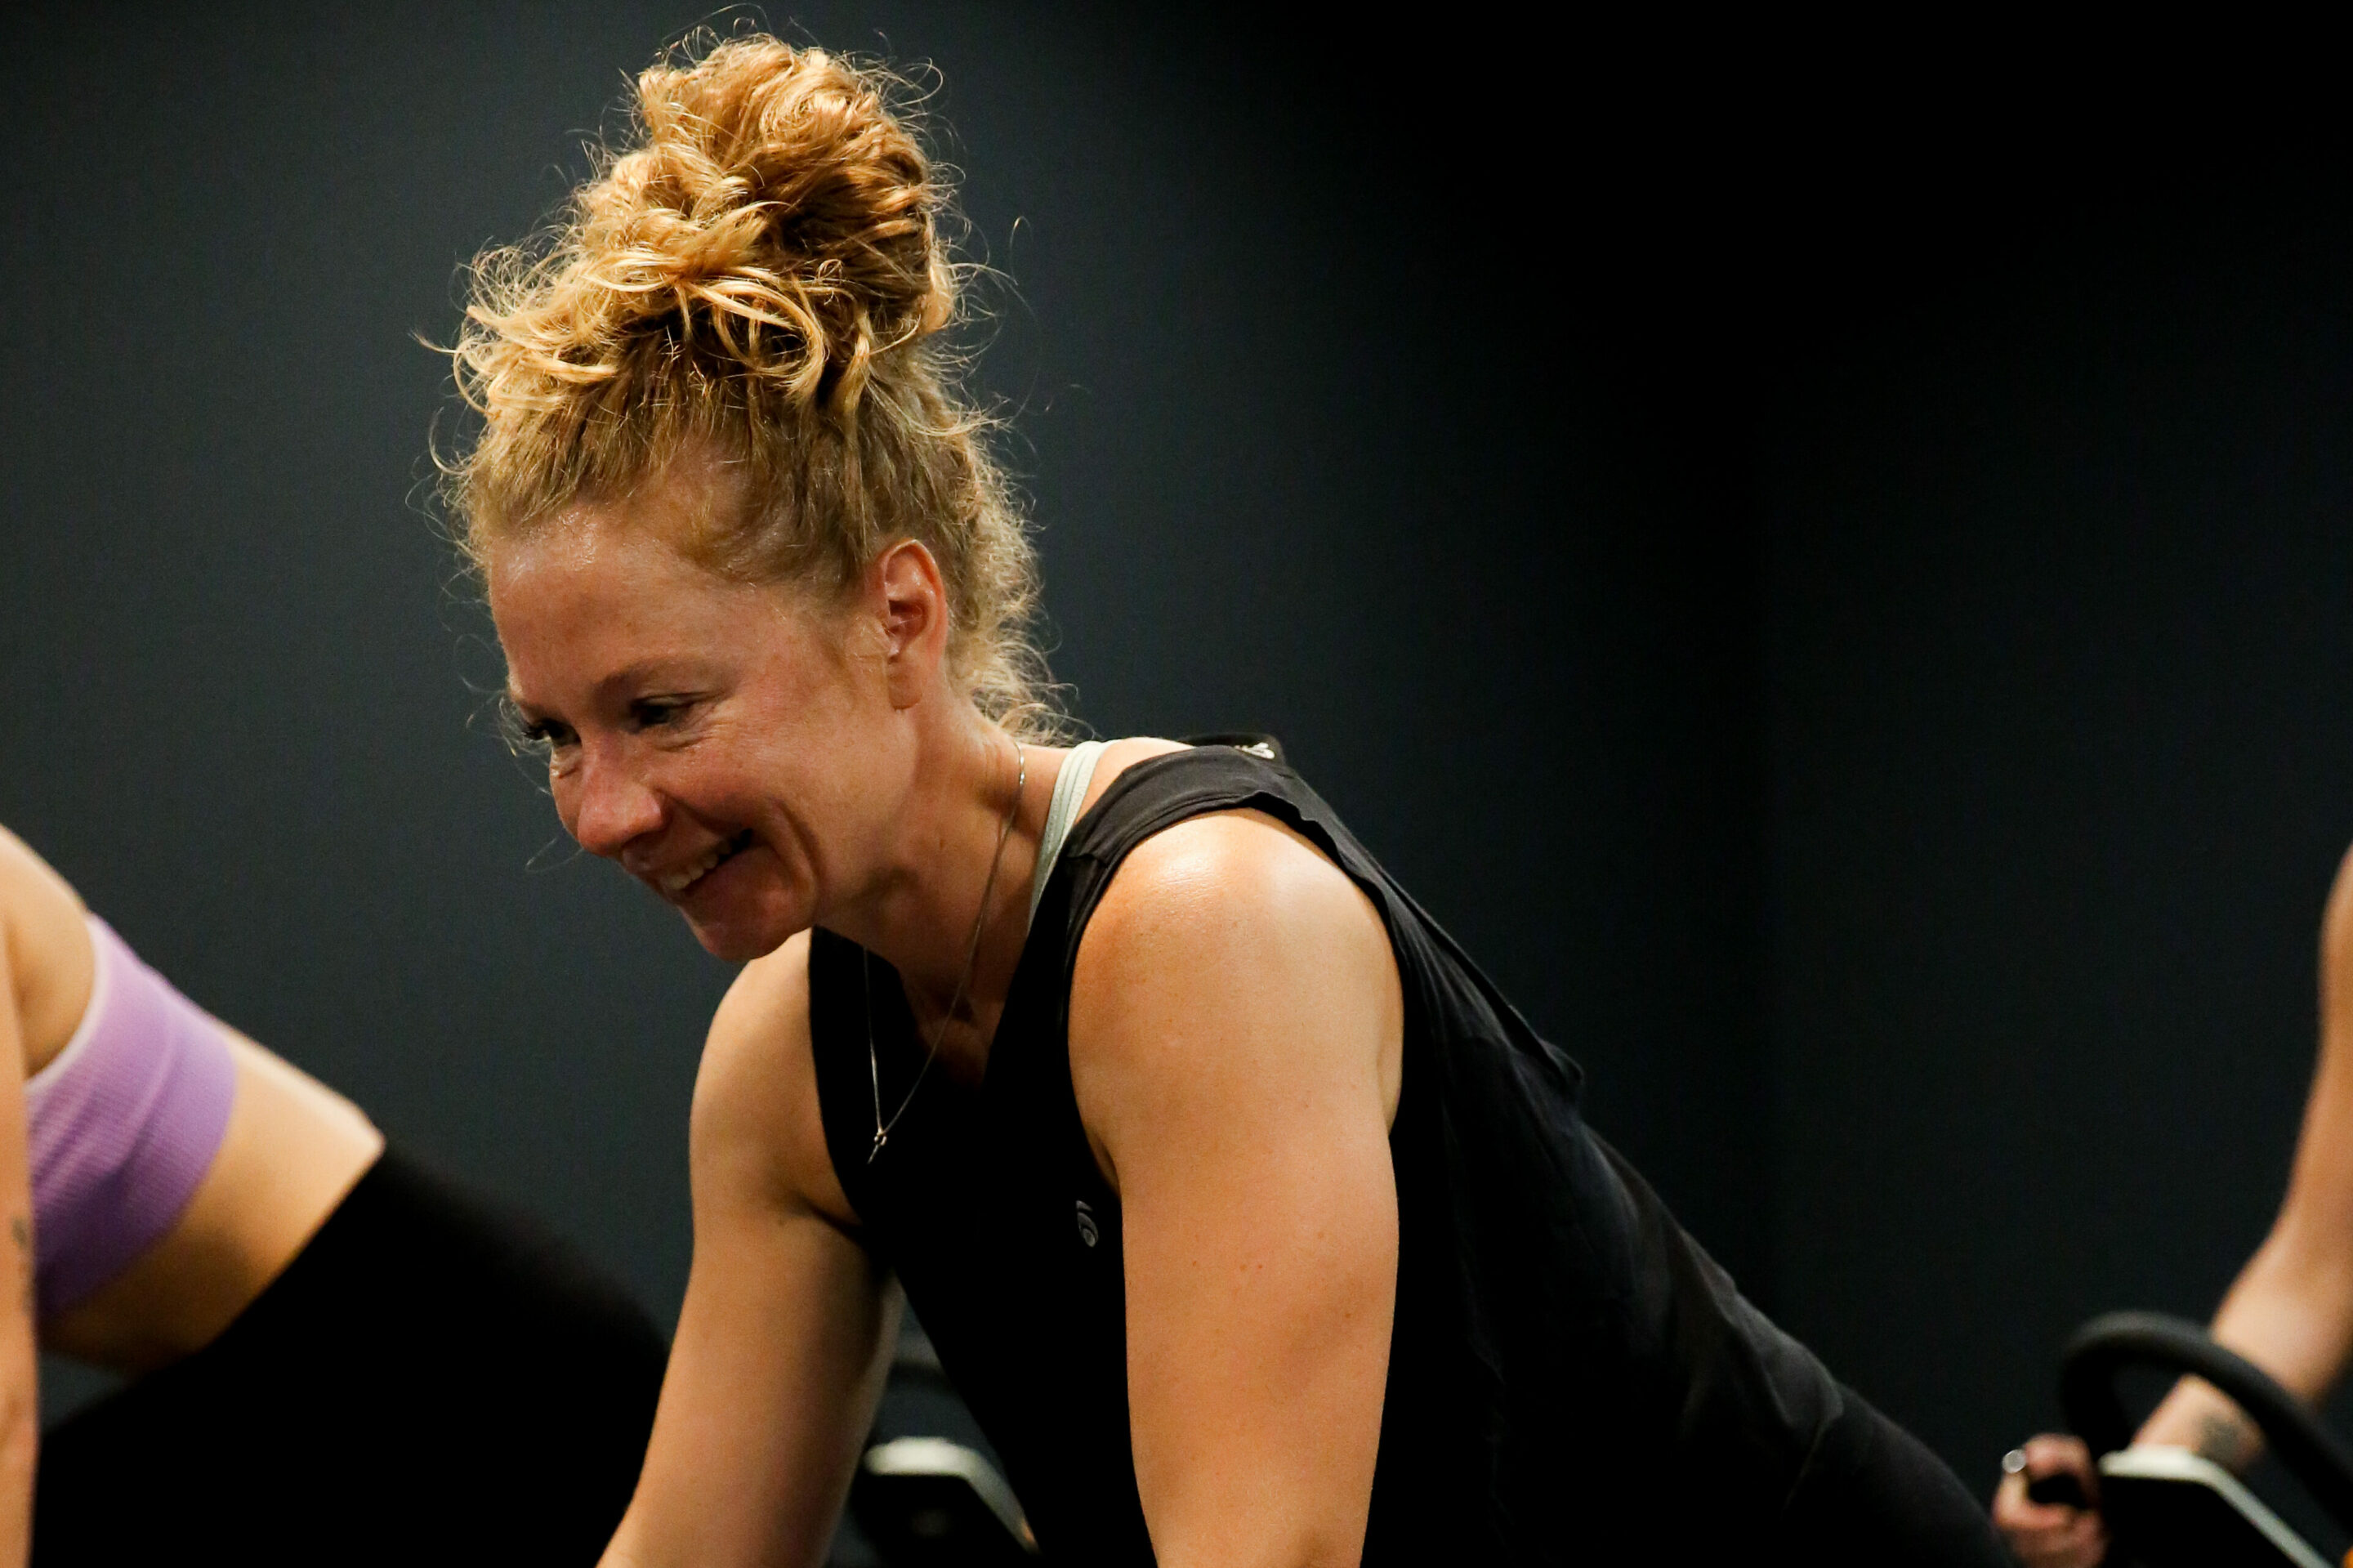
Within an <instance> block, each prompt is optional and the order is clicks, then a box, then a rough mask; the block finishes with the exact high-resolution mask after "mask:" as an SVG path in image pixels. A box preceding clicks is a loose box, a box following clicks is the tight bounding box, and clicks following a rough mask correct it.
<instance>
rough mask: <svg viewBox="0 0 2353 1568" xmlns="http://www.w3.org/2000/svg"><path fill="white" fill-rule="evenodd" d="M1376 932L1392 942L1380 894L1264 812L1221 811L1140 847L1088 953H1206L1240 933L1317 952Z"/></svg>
mask: <svg viewBox="0 0 2353 1568" xmlns="http://www.w3.org/2000/svg"><path fill="white" fill-rule="evenodd" d="M1368 922H1369V923H1368ZM1367 936H1369V937H1371V938H1374V939H1375V941H1376V942H1377V944H1378V946H1379V947H1380V948H1382V949H1383V950H1384V951H1386V950H1387V948H1388V936H1387V933H1386V931H1385V930H1384V929H1383V927H1382V926H1381V923H1380V916H1379V914H1378V913H1377V911H1376V910H1375V909H1374V907H1373V905H1372V901H1371V900H1370V899H1369V898H1367V897H1366V895H1365V893H1364V891H1363V890H1362V889H1361V888H1359V887H1358V886H1357V885H1356V883H1355V882H1354V881H1353V880H1352V879H1350V877H1349V876H1348V874H1346V873H1345V872H1344V871H1342V870H1341V869H1340V868H1339V867H1338V866H1337V865H1335V864H1334V863H1332V862H1331V861H1330V860H1329V859H1327V858H1326V857H1325V856H1324V852H1323V851H1322V850H1321V849H1319V848H1317V847H1316V846H1315V844H1314V842H1312V841H1311V840H1309V839H1308V838H1307V837H1306V836H1305V835H1304V834H1303V833H1301V832H1298V831H1297V830H1296V829H1294V828H1293V827H1291V826H1290V825H1289V824H1288V823H1285V822H1281V821H1276V820H1275V819H1274V818H1272V817H1271V816H1268V815H1267V814H1265V813H1264V812H1262V811H1247V810H1242V811H1216V812H1211V813H1208V814H1207V815H1204V816H1199V817H1193V818H1189V819H1187V821H1182V822H1179V823H1177V824H1176V826H1174V827H1171V828H1168V829H1166V830H1165V831H1163V832H1157V833H1155V834H1154V835H1153V836H1152V837H1150V838H1148V839H1146V840H1145V841H1144V842H1142V843H1140V844H1138V845H1137V846H1136V847H1135V848H1134V850H1133V851H1132V852H1130V853H1129V854H1128V856H1127V858H1126V860H1124V862H1122V863H1121V864H1120V868H1119V871H1118V873H1117V874H1115V875H1114V876H1113V878H1112V882H1111V886H1110V887H1109V888H1108V889H1106V890H1105V892H1104V895H1103V902H1102V904H1101V906H1099V907H1098V908H1097V910H1096V912H1095V915H1094V916H1093V918H1092V920H1091V921H1090V922H1089V924H1088V927H1087V935H1086V938H1085V939H1084V941H1083V943H1082V954H1083V953H1084V951H1085V949H1086V948H1098V949H1099V956H1100V958H1101V959H1103V961H1105V962H1109V963H1113V964H1119V963H1132V962H1138V961H1142V962H1150V961H1152V960H1153V959H1154V957H1155V953H1156V952H1158V951H1159V950H1161V949H1167V950H1168V951H1169V952H1171V953H1173V952H1177V951H1185V952H1193V953H1197V954H1202V955H1206V954H1207V953H1208V951H1209V950H1212V949H1214V948H1219V947H1221V946H1223V945H1225V944H1227V943H1229V942H1232V941H1235V940H1241V941H1246V942H1249V943H1251V944H1253V945H1256V944H1261V943H1271V944H1272V945H1273V947H1274V948H1275V949H1276V950H1277V951H1284V950H1292V949H1298V950H1302V951H1309V952H1313V951H1319V950H1324V949H1326V948H1328V946H1329V944H1330V943H1331V942H1332V941H1334V940H1335V939H1336V940H1340V941H1343V942H1347V941H1350V940H1352V939H1356V940H1361V939H1362V938H1365V937H1367Z"/></svg>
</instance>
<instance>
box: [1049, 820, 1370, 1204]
mask: <svg viewBox="0 0 2353 1568" xmlns="http://www.w3.org/2000/svg"><path fill="white" fill-rule="evenodd" d="M1403 1027H1404V1005H1403V1001H1402V993H1401V987H1400V984H1399V980H1398V969H1397V960H1396V958H1395V955H1394V954H1393V953H1392V951H1391V949H1390V947H1389V940H1388V928H1387V927H1386V926H1385V925H1384V924H1383V922H1382V920H1381V917H1380V914H1379V912H1378V910H1377V908H1376V907H1375V906H1374V905H1373V903H1372V900H1371V899H1370V898H1368V897H1367V896H1366V894H1365V892H1364V890H1363V889H1361V888H1359V887H1358V886H1357V885H1356V883H1355V882H1354V881H1352V880H1351V879H1350V878H1349V877H1348V875H1347V874H1345V872H1343V871H1342V870H1341V869H1340V868H1339V867H1338V866H1336V865H1335V864H1334V863H1332V862H1331V861H1330V860H1328V859H1326V858H1325V857H1324V853H1323V852H1322V851H1320V850H1319V849H1317V848H1316V847H1315V845H1314V843H1313V842H1310V841H1309V840H1307V839H1306V838H1305V837H1303V835H1301V834H1300V833H1298V832H1295V831H1293V829H1292V828H1290V827H1289V826H1287V825H1285V824H1283V823H1282V822H1279V821H1275V820H1274V819H1273V818H1271V817H1268V816H1266V815H1264V814H1262V813H1260V812H1256V811H1221V812H1216V813H1212V814H1209V815H1207V816H1201V817H1196V818H1192V819H1190V820H1188V821H1183V822H1180V823H1178V824H1176V826H1175V827H1172V828H1169V829H1168V830H1166V832H1160V833H1156V834H1155V835H1153V837H1151V838H1150V839H1148V840H1146V841H1145V842H1144V843H1142V844H1140V845H1138V846H1137V847H1136V848H1135V850H1134V852H1133V853H1130V854H1129V855H1128V857H1127V859H1126V860H1125V861H1124V863H1122V864H1121V866H1120V868H1119V871H1118V873H1117V874H1116V875H1114V876H1113V879H1112V884H1111V886H1110V888H1109V889H1108V890H1106V892H1105V894H1104V896H1103V902H1102V904H1101V905H1100V906H1098V907H1097V909H1096V911H1095V914H1094V916H1093V917H1092V919H1091V920H1090V921H1089V922H1088V926H1087V931H1086V935H1085V936H1084V937H1083V938H1082V939H1081V942H1080V947H1079V953H1078V959H1077V962H1076V965H1075V968H1074V972H1073V974H1072V979H1071V1033H1070V1039H1071V1080H1072V1085H1073V1086H1074V1088H1076V1089H1077V1091H1078V1093H1079V1098H1080V1108H1081V1114H1082V1118H1083V1119H1085V1120H1086V1121H1087V1124H1088V1128H1089V1132H1090V1136H1091V1137H1092V1138H1093V1139H1095V1140H1096V1143H1097V1153H1098V1158H1099V1159H1100V1160H1103V1163H1104V1166H1105V1172H1106V1174H1107V1175H1110V1176H1112V1178H1113V1181H1114V1182H1116V1181H1117V1177H1116V1174H1115V1171H1113V1166H1114V1165H1115V1163H1116V1147H1117V1145H1118V1143H1119V1141H1120V1139H1121V1137H1122V1130H1123V1128H1125V1129H1126V1130H1127V1131H1128V1132H1129V1133H1131V1134H1132V1133H1134V1131H1136V1130H1137V1129H1139V1128H1142V1129H1148V1132H1149V1135H1150V1136H1154V1137H1155V1138H1156V1137H1160V1136H1176V1137H1181V1136H1185V1134H1184V1132H1183V1130H1182V1129H1183V1128H1185V1127H1186V1126H1187V1123H1188V1122H1190V1121H1193V1120H1195V1119H1197V1118H1198V1119H1208V1120H1231V1119H1235V1118H1240V1119H1242V1120H1248V1119H1250V1118H1251V1117H1253V1116H1255V1115H1256V1114H1257V1110H1258V1109H1259V1108H1262V1102H1265V1101H1267V1100H1269V1099H1270V1098H1274V1099H1285V1100H1289V1101H1291V1102H1293V1103H1296V1102H1297V1101H1298V1099H1299V1097H1300V1096H1302V1095H1306V1096H1308V1097H1317V1096H1320V1095H1321V1093H1322V1092H1323V1091H1324V1088H1325V1087H1328V1086H1334V1085H1338V1084H1343V1083H1345V1084H1350V1085H1355V1086H1359V1087H1362V1088H1364V1089H1365V1090H1366V1092H1367V1093H1368V1094H1370V1095H1372V1096H1373V1097H1375V1099H1376V1100H1377V1103H1378V1104H1379V1105H1380V1106H1381V1107H1382V1108H1383V1114H1384V1116H1385V1117H1387V1116H1393V1115H1394V1114H1395V1109H1396V1105H1397V1098H1398V1082H1399V1074H1400V1071H1401V1060H1402V1038H1403Z"/></svg>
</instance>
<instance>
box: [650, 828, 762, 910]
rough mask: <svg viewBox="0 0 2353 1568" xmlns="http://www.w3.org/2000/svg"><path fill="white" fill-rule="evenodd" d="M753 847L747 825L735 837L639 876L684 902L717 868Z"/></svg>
mask: <svg viewBox="0 0 2353 1568" xmlns="http://www.w3.org/2000/svg"><path fill="white" fill-rule="evenodd" d="M751 847H752V831H751V830H750V829H749V828H746V829H744V831H743V832H740V833H737V834H735V835H734V836H733V837H732V838H725V839H722V840H720V841H719V842H717V843H714V844H712V846H711V847H710V848H708V849H706V850H704V851H703V852H702V853H700V854H698V855H696V856H695V857H694V858H693V859H691V860H690V861H687V862H685V863H682V864H680V865H676V866H673V867H671V868H670V870H668V871H664V872H656V873H640V874H639V877H640V880H642V881H644V882H647V883H649V884H650V885H652V887H653V889H654V891H655V892H657V893H659V894H660V895H662V896H663V897H664V898H666V899H668V900H670V902H671V903H672V904H683V903H684V902H685V901H686V900H687V899H688V898H689V897H690V896H691V895H694V894H695V893H696V892H697V891H698V890H700V889H701V888H702V886H703V885H705V884H706V883H708V882H709V881H710V879H711V875H712V873H713V872H715V871H717V870H718V869H719V868H720V867H721V866H723V865H725V864H728V863H731V862H733V860H735V858H736V857H737V856H739V855H741V854H742V853H744V851H745V850H747V849H750V848H751Z"/></svg>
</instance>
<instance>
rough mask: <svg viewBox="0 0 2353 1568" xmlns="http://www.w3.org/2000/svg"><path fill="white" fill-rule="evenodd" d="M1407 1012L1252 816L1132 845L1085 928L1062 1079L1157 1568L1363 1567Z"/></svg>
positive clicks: (1302, 859) (1355, 904)
mask: <svg viewBox="0 0 2353 1568" xmlns="http://www.w3.org/2000/svg"><path fill="white" fill-rule="evenodd" d="M1402 1020H1403V1010H1402V1004H1401V1001H1400V998H1399V989H1398V975H1397V968H1396V962H1395V959H1394V958H1393V956H1392V955H1391V952H1390V949H1389V945H1388V936H1387V933H1386V930H1385V929H1384V927H1383V926H1382V924H1381V921H1380V917H1379V916H1378V915H1377V912H1375V911H1374V909H1373V907H1372V906H1371V904H1370V903H1369V901H1368V900H1366V897H1365V895H1363V894H1362V893H1361V892H1360V891H1359V890H1358V889H1357V888H1356V886H1355V885H1354V884H1352V883H1351V882H1349V881H1348V879H1347V878H1346V877H1345V875H1343V874H1341V873H1340V872H1339V871H1338V869H1337V868H1336V867H1335V866H1333V865H1332V863H1330V862H1329V861H1326V860H1325V859H1324V858H1323V856H1322V855H1321V854H1320V853H1317V852H1316V851H1314V849H1313V848H1312V847H1310V846H1308V845H1307V844H1306V842H1304V841H1303V840H1301V839H1299V838H1298V837H1297V836H1296V835H1294V834H1292V833H1291V832H1289V830H1287V829H1284V828H1282V827H1280V826H1278V825H1276V824H1274V823H1272V822H1271V821H1268V820H1267V819H1265V818H1262V817H1258V816H1256V815H1254V814H1247V813H1234V814H1226V815H1219V816H1215V817H1208V818H1202V819H1198V820H1196V821H1190V822H1187V823H1185V824H1182V825H1181V826H1179V827H1177V828H1175V829H1172V830H1170V831H1169V832H1166V833H1163V834H1160V835H1158V836H1156V837H1155V838H1154V839H1152V840H1150V841H1148V842H1146V843H1145V845H1143V846H1142V847H1141V848H1139V849H1138V850H1137V851H1136V852H1135V853H1134V854H1133V855H1131V856H1130V857H1129V860H1128V862H1127V863H1125V865H1124V866H1123V868H1122V869H1121V871H1120V874H1119V875H1118V877H1117V878H1116V879H1115V880H1114V881H1113V885H1112V888H1111V890H1110V892H1109V893H1108V894H1107V895H1106V896H1105V898H1104V901H1103V905H1102V906H1101V907H1100V909H1099V910H1098V912H1097V913H1096V915H1095V916H1094V917H1093V919H1092V921H1091V923H1090V925H1089V927H1088V933H1087V936H1086V938H1085V939H1084V941H1083V943H1082V947H1081V949H1080V954H1079V958H1078V962H1077V967H1076V972H1075V976H1074V980H1073V984H1072V991H1071V1076H1072V1082H1073V1086H1074V1087H1075V1088H1076V1090H1077V1093H1078V1098H1079V1105H1080V1110H1081V1114H1082V1118H1083V1119H1084V1120H1085V1122H1086V1124H1087V1127H1088V1129H1089V1133H1090V1136H1091V1137H1092V1139H1094V1140H1095V1143H1096V1146H1097V1150H1098V1153H1099V1155H1100V1156H1101V1158H1102V1159H1103V1160H1104V1162H1105V1164H1106V1168H1107V1169H1108V1171H1110V1173H1111V1175H1112V1177H1113V1181H1114V1183H1115V1184H1116V1186H1117V1188H1118V1190H1119V1194H1120V1205H1121V1211H1122V1216H1123V1234H1124V1250H1125V1267H1126V1282H1127V1341H1128V1399H1129V1407H1130V1411H1131V1420H1132V1424H1133V1436H1134V1448H1135V1467H1136V1484H1137V1488H1138V1490H1139V1492H1140V1494H1141V1496H1142V1499H1143V1501H1144V1509H1145V1521H1146V1523H1147V1524H1148V1525H1149V1526H1150V1529H1151V1532H1152V1540H1153V1545H1154V1549H1155V1552H1156V1554H1157V1556H1158V1558H1159V1561H1160V1562H1161V1563H1163V1564H1166V1565H1167V1568H1194V1565H1196V1564H1206V1563H1218V1564H1220V1565H1224V1564H1234V1565H1259V1564H1264V1565H1267V1568H1276V1565H1280V1568H1299V1565H1301V1564H1306V1563H1318V1564H1322V1563H1355V1562H1356V1559H1357V1557H1358V1555H1359V1553H1360V1552H1361V1551H1362V1549H1363V1540H1364V1529H1365V1519H1366V1509H1367V1506H1368V1504H1369V1501H1370V1497H1371V1488H1372V1477H1373V1467H1374V1462H1375V1459H1376V1457H1377V1453H1378V1448H1379V1437H1380V1419H1381V1404H1382V1396H1383V1393H1384V1390H1385V1386H1386V1382H1387V1376H1388V1349H1389V1330H1390V1324H1391V1320H1392V1317H1393V1311H1394V1305H1395V1300H1396V1286H1397V1192H1396V1182H1395V1177H1394V1174H1393V1172H1392V1171H1391V1168H1390V1163H1389V1150H1388V1124H1389V1120H1390V1118H1391V1117H1392V1115H1393V1114H1394V1111H1395V1107H1396V1102H1397V1092H1398V1058H1399V1055H1400V1051H1401V1039H1402V1031H1403V1022H1402Z"/></svg>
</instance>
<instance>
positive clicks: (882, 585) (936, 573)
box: [874, 539, 948, 708]
mask: <svg viewBox="0 0 2353 1568" xmlns="http://www.w3.org/2000/svg"><path fill="white" fill-rule="evenodd" d="M874 581H875V591H876V593H877V595H878V596H879V598H880V599H881V629H882V644H883V668H884V672H885V675H886V678H887V679H888V681H889V683H890V687H891V705H892V707H895V708H911V707H913V706H914V705H916V704H917V703H920V702H922V701H923V698H924V697H925V696H927V695H929V694H931V692H932V690H933V687H934V683H935V682H936V680H937V678H938V675H939V672H940V670H941V667H942V666H943V665H944V664H945V663H946V662H947V649H948V599H947V587H946V585H945V584H944V583H943V582H942V581H941V580H940V564H939V563H938V562H937V561H935V560H934V559H933V558H932V553H931V551H930V550H928V549H926V548H924V547H923V545H922V544H920V543H918V542H917V541H915V540H913V539H902V540H901V541H899V543H897V544H895V545H893V546H891V547H890V548H889V549H888V550H885V551H883V552H882V556H881V559H880V560H878V561H876V562H875V563H874Z"/></svg>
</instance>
